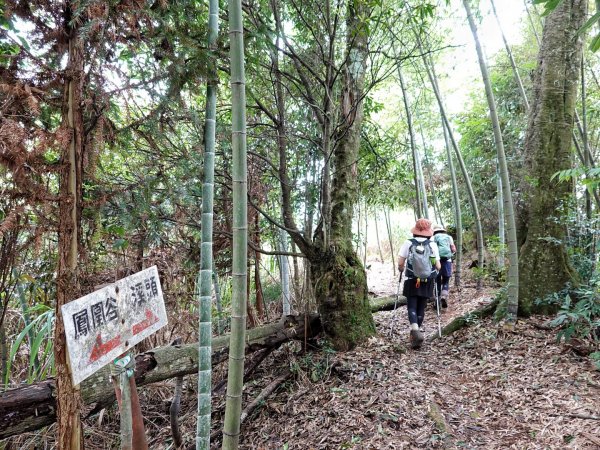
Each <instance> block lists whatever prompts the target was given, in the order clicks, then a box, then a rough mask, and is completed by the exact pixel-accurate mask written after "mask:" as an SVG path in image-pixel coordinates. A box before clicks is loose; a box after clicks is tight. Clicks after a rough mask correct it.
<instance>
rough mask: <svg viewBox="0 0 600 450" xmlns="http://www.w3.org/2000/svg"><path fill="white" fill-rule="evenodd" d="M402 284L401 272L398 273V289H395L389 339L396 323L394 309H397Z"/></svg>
mask: <svg viewBox="0 0 600 450" xmlns="http://www.w3.org/2000/svg"><path fill="white" fill-rule="evenodd" d="M401 284H402V272H400V278H399V279H398V289H396V300H395V301H394V312H393V313H392V314H393V315H392V320H391V322H390V337H392V336H393V333H394V325H395V322H396V318H397V314H396V308H397V307H398V300H399V299H400V285H401Z"/></svg>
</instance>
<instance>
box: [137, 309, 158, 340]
mask: <svg viewBox="0 0 600 450" xmlns="http://www.w3.org/2000/svg"><path fill="white" fill-rule="evenodd" d="M145 315H146V318H145V319H144V320H142V321H141V322H139V323H136V324H134V325H133V335H134V336H135V335H136V334H138V333H141V332H142V331H144V330H145V329H146V328H148V327H149V326H151V325H154V324H155V323H156V322H158V317H156V316H155V315H154V314H153V313H152V311H151V310H149V309H147V310H146V314H145Z"/></svg>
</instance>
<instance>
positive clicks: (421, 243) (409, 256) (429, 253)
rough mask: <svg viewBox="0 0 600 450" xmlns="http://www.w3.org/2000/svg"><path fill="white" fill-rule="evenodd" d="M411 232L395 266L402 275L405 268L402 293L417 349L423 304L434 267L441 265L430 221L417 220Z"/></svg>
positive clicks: (430, 287)
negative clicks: (432, 237)
mask: <svg viewBox="0 0 600 450" xmlns="http://www.w3.org/2000/svg"><path fill="white" fill-rule="evenodd" d="M410 232H411V233H412V235H413V237H412V238H411V239H407V240H406V241H405V242H404V244H402V247H400V257H399V259H398V269H399V270H400V273H401V274H402V273H403V272H404V269H405V268H406V273H405V281H404V288H403V290H402V294H403V295H404V296H405V297H406V302H407V309H408V321H409V322H410V340H411V345H412V348H415V349H416V348H419V347H421V344H422V343H423V333H422V326H423V319H424V318H425V306H426V305H427V300H428V299H429V298H431V297H432V296H433V288H434V284H435V277H436V270H440V268H441V265H440V255H439V251H438V247H437V245H436V243H435V242H433V241H432V240H430V239H429V238H430V237H431V236H433V230H432V229H431V221H430V220H428V219H419V220H417V222H416V223H415V226H414V227H413V228H412V229H411V230H410ZM401 277H402V275H401ZM401 279H402V278H401Z"/></svg>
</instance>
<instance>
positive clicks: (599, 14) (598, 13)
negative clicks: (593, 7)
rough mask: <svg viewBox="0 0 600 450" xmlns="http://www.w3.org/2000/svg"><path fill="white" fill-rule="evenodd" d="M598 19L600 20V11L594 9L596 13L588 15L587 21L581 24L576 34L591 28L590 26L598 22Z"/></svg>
mask: <svg viewBox="0 0 600 450" xmlns="http://www.w3.org/2000/svg"><path fill="white" fill-rule="evenodd" d="M598 20H600V11H596V14H594V15H593V16H592V17H590V18H589V19H588V20H587V22H586V23H584V24H583V26H582V27H581V28H580V29H579V31H578V32H577V35H581V34H583V33H585V32H586V31H587V30H589V29H590V28H592V26H593V25H594V24H595V23H596V22H598Z"/></svg>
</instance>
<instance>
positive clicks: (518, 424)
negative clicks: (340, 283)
mask: <svg viewBox="0 0 600 450" xmlns="http://www.w3.org/2000/svg"><path fill="white" fill-rule="evenodd" d="M388 273H389V275H388ZM368 275H369V283H370V290H371V291H372V292H374V293H377V294H378V295H392V294H394V293H395V290H396V285H395V280H394V277H393V275H392V270H391V265H389V264H388V265H387V266H386V267H384V266H383V265H381V264H379V263H372V264H371V268H370V269H369V274H368ZM375 280H376V282H377V284H376V285H374V284H373V283H374V282H375ZM490 295H491V294H490V292H489V291H488V292H487V293H486V292H484V293H479V294H478V293H477V292H476V291H475V289H474V288H473V287H469V286H467V287H465V288H463V290H462V291H461V292H460V293H458V292H456V290H455V289H454V292H452V289H451V296H450V306H449V308H448V310H447V312H446V313H444V314H443V316H442V321H443V322H444V323H448V322H449V321H450V320H452V319H453V318H454V317H456V316H458V315H462V314H464V313H465V312H466V311H469V310H472V309H475V308H476V307H477V306H478V305H479V304H480V302H481V301H482V300H483V299H485V298H486V297H487V298H489V297H490ZM396 314H398V319H399V320H398V326H396V327H395V331H394V333H393V334H392V335H390V320H391V319H392V317H393V316H394V313H393V312H381V313H377V314H376V315H375V320H376V323H377V329H378V335H377V336H376V337H373V338H372V339H370V340H369V342H367V343H366V344H365V345H363V346H361V347H360V348H357V349H355V350H354V351H351V352H347V353H344V354H339V353H333V354H329V353H328V354H325V355H316V354H315V355H309V356H306V357H305V358H304V359H303V360H296V359H294V358H293V357H292V356H291V354H288V357H290V358H292V359H291V361H290V363H289V364H290V366H291V367H292V368H293V369H294V370H295V371H296V372H297V377H296V380H295V381H294V382H292V383H290V384H289V385H288V386H287V387H286V388H284V389H281V390H280V392H279V393H278V394H276V395H275V396H274V397H271V399H269V400H267V402H266V404H265V406H264V408H263V409H262V410H261V411H260V412H259V413H258V414H257V416H256V417H254V418H253V419H251V421H250V422H249V423H248V424H247V425H245V426H244V429H243V431H242V435H243V441H242V443H243V448H247V449H250V448H252V449H281V448H286V449H345V448H356V449H379V448H381V449H393V448H399V449H400V448H407V449H408V448H469V449H509V448H514V449H524V448H527V449H536V448H540V449H542V448H553V449H554V448H574V449H587V448H590V449H591V448H595V449H598V448H600V420H598V417H597V416H599V415H600V413H599V411H600V374H599V373H598V372H597V371H594V369H593V367H592V366H591V364H590V362H589V360H588V359H583V358H580V357H578V356H576V355H574V354H572V353H570V352H565V351H564V348H563V346H561V345H559V344H557V343H556V338H555V334H554V333H553V332H548V331H542V330H540V329H538V328H536V327H535V324H536V323H539V322H540V321H541V320H542V319H535V318H534V319H531V320H529V321H525V322H519V324H518V326H517V330H516V332H514V333H505V332H502V331H501V330H499V329H498V327H497V325H496V324H495V323H493V322H492V321H491V320H484V321H480V322H478V323H475V324H473V326H472V327H470V328H468V329H464V330H461V331H459V332H456V333H454V334H453V335H451V336H449V337H444V338H442V339H439V340H436V341H435V342H433V343H431V344H425V345H424V347H423V348H422V349H421V350H418V351H413V350H410V349H408V339H407V337H408V321H407V319H406V308H405V307H403V308H400V309H399V310H398V311H397V312H396ZM425 328H426V333H428V334H432V333H435V332H436V329H437V325H436V315H435V312H434V311H433V310H432V309H431V308H429V309H428V312H427V315H426V320H425ZM273 369H274V368H272V369H271V374H269V373H267V372H265V373H264V377H265V378H266V379H265V380H264V382H265V383H266V382H268V379H269V378H270V377H271V376H272V373H273V372H274V370H273ZM275 371H276V369H275ZM273 376H274V375H273Z"/></svg>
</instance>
